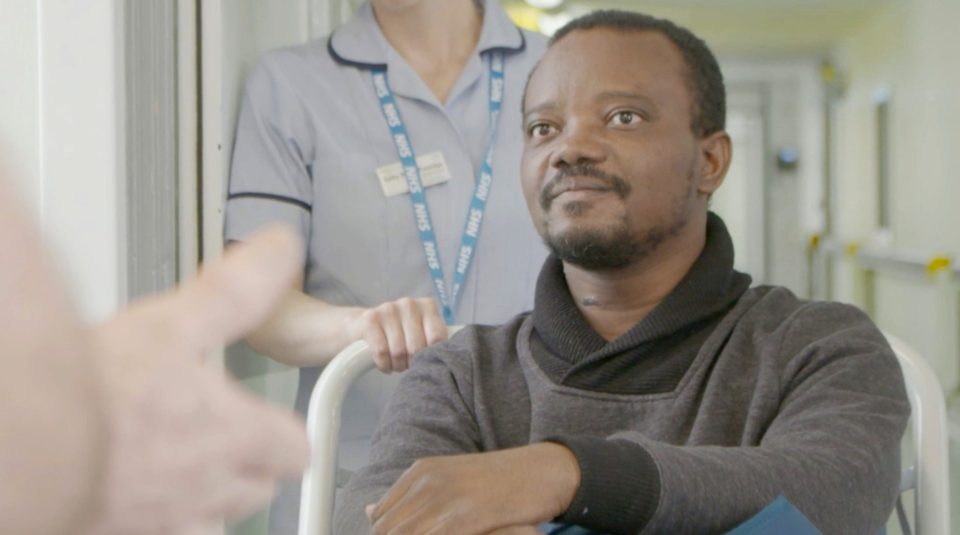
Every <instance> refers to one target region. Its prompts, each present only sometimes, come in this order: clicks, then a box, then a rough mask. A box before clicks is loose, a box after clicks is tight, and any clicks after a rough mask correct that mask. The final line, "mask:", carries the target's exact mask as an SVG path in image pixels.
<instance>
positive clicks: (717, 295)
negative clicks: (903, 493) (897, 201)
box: [335, 215, 909, 535]
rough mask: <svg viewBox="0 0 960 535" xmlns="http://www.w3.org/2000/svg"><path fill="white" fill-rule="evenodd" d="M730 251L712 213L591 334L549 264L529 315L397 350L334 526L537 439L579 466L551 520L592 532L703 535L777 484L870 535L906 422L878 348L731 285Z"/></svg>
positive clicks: (835, 324)
mask: <svg viewBox="0 0 960 535" xmlns="http://www.w3.org/2000/svg"><path fill="white" fill-rule="evenodd" d="M732 260H733V254H732V246H731V245H730V239H729V236H728V235H727V233H726V229H724V228H723V224H722V223H721V222H720V221H719V218H716V217H715V216H712V215H711V218H710V224H709V226H708V241H707V246H706V247H705V249H704V252H703V253H702V255H701V258H700V259H699V260H698V262H697V264H695V265H694V267H693V268H692V269H691V271H690V273H688V275H687V276H686V278H685V279H684V281H683V282H681V284H680V285H679V286H678V287H677V289H675V290H674V293H673V294H671V295H670V296H669V297H668V298H667V299H665V300H664V302H663V303H661V305H660V306H658V308H657V309H655V310H654V311H653V312H652V313H651V314H650V315H649V316H648V317H647V318H645V319H644V320H643V321H641V322H640V323H638V324H637V325H636V326H635V327H634V328H633V329H631V330H630V331H629V332H628V333H626V334H625V335H624V336H623V337H621V338H619V339H617V340H614V341H611V342H608V343H607V342H603V341H598V340H596V339H593V338H591V337H590V336H589V333H586V332H585V331H583V329H584V325H585V322H584V321H583V318H582V317H578V316H577V315H576V314H573V313H571V311H570V307H574V304H573V303H572V299H570V297H569V292H568V291H567V290H566V284H565V282H564V281H563V277H562V270H561V269H560V267H559V262H557V261H556V260H555V259H550V260H548V261H547V264H546V265H545V267H544V271H543V273H541V277H540V281H538V288H537V300H536V304H535V310H534V312H533V313H532V314H523V315H520V316H518V317H517V318H515V319H513V320H512V321H510V322H508V323H507V324H505V325H502V326H499V327H484V326H477V327H468V328H466V329H464V330H463V331H461V332H460V333H459V334H458V335H457V336H455V337H454V338H452V339H451V340H449V341H448V342H446V343H444V344H440V345H438V346H434V347H432V348H429V349H427V350H425V351H423V352H422V353H421V354H419V355H418V356H417V357H416V358H415V359H414V363H413V366H412V368H411V369H410V371H408V372H407V373H406V374H405V376H404V377H403V380H402V381H401V384H400V386H399V388H398V390H397V392H396V394H395V395H394V397H393V399H392V401H391V403H390V405H389V406H388V407H387V410H386V413H385V414H384V417H383V420H382V423H381V426H380V428H379V430H378V431H377V434H376V435H375V436H374V442H373V450H372V459H371V464H370V465H369V466H367V467H366V468H364V469H363V470H361V471H360V472H358V473H357V474H356V475H355V476H354V477H353V479H352V480H351V481H350V484H349V486H348V488H347V489H346V491H345V492H344V494H343V495H342V498H343V499H341V500H340V502H339V503H338V507H337V514H336V522H335V526H336V533H340V534H347V535H353V534H361V533H368V532H369V525H368V523H367V520H366V518H365V516H364V513H363V508H364V506H365V505H366V504H368V503H373V502H375V501H377V500H378V499H379V497H380V496H382V495H383V493H384V492H385V491H386V490H387V489H388V488H389V487H390V485H391V484H392V482H393V481H395V480H396V479H397V478H398V477H399V475H400V474H401V473H402V472H403V471H404V470H405V469H406V468H408V467H409V466H410V465H411V464H413V462H414V461H415V460H417V459H419V458H422V457H427V456H434V455H450V454H459V453H468V452H482V451H492V450H498V449H503V448H509V447H515V446H521V445H525V444H531V443H535V442H539V441H544V440H551V441H556V442H560V443H563V444H565V445H566V446H568V447H569V448H570V449H571V450H572V451H573V452H574V454H575V455H576V457H577V459H578V461H579V463H580V469H581V486H580V489H579V491H578V493H577V495H576V497H575V499H574V502H573V504H572V505H571V507H570V508H569V509H568V511H567V512H566V514H565V515H563V517H561V519H560V520H562V521H565V522H570V523H575V524H579V525H582V526H584V527H588V528H592V529H595V530H597V531H602V532H607V533H718V532H723V531H725V530H728V529H730V528H731V527H733V526H735V525H736V524H738V523H740V522H742V521H743V520H745V519H746V518H748V517H749V516H751V515H753V514H754V513H756V512H757V511H759V510H760V509H762V508H763V506H764V505H766V504H767V503H769V502H770V501H772V500H773V499H774V498H775V497H776V496H777V495H779V494H783V495H785V496H786V497H787V498H789V499H790V500H791V501H792V502H793V503H794V504H795V505H797V507H799V508H800V510H802V511H803V512H804V513H805V514H806V515H807V516H808V517H809V518H810V519H811V520H812V521H813V522H814V524H815V525H816V526H817V527H818V528H819V529H820V530H821V531H823V532H824V533H825V534H827V535H830V534H842V535H856V534H864V535H872V534H873V533H876V532H877V531H878V530H879V528H880V527H881V526H882V525H883V524H884V522H885V520H886V518H887V516H888V515H889V512H890V510H891V508H892V505H893V501H894V499H895V496H896V492H897V488H898V480H899V471H900V462H899V442H900V437H901V435H902V433H903V430H904V427H905V425H906V421H907V418H908V414H909V404H908V402H907V400H906V395H905V392H904V387H903V379H902V376H901V373H900V369H899V366H898V365H897V362H896V359H895V357H894V356H893V354H892V352H891V351H890V349H889V346H888V345H887V344H886V342H885V340H884V339H883V336H882V335H881V334H880V332H879V331H878V330H877V329H876V327H875V326H874V325H873V324H872V323H871V322H870V320H869V319H868V318H867V317H866V316H865V315H864V314H863V313H861V312H860V311H858V310H857V309H855V308H853V307H849V306H846V305H840V304H836V303H822V302H805V301H801V300H798V299H797V298H796V297H795V296H793V295H792V294H791V293H790V292H789V291H788V290H786V289H783V288H776V287H757V288H752V289H749V290H745V282H744V281H745V280H746V281H747V282H748V281H749V279H744V277H743V276H742V275H740V274H738V273H736V272H735V271H733V269H732V264H733V262H732ZM544 310H548V311H550V314H549V315H547V316H545V315H544V314H543V313H538V312H542V311H544ZM685 311H686V312H685ZM551 317H552V318H553V319H554V320H555V321H550V318H551ZM587 329H589V327H587ZM571 333H573V334H574V335H576V336H571ZM594 335H595V333H594ZM678 362H679V363H680V364H679V367H678V364H677V363H678ZM564 363H566V364H564ZM631 363H634V364H633V368H635V370H637V371H636V373H633V372H632V371H631ZM611 370H615V372H616V375H614V374H613V373H612V372H611ZM623 375H627V376H629V378H628V379H623V378H622V376H623ZM645 377H647V378H649V377H654V378H656V380H653V381H651V380H649V379H647V380H645V379H644V378H645ZM605 385H607V386H609V387H605ZM611 385H612V386H611Z"/></svg>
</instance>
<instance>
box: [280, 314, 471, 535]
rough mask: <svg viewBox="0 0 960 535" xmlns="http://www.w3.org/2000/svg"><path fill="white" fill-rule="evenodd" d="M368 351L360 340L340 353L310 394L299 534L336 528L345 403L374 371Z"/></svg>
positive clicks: (449, 331) (324, 534)
mask: <svg viewBox="0 0 960 535" xmlns="http://www.w3.org/2000/svg"><path fill="white" fill-rule="evenodd" d="M460 329H461V326H454V327H448V328H447V336H453V334H454V333H456V332H457V331H458V330H460ZM369 349H370V348H369V347H368V346H367V343H366V342H364V341H362V340H361V341H358V342H354V343H352V344H350V345H349V346H347V347H346V348H345V349H344V350H343V351H341V352H340V353H338V354H337V356H336V357H334V358H333V360H331V361H330V364H327V366H326V367H325V368H324V370H323V373H321V374H320V378H319V379H317V384H316V386H314V388H313V393H312V394H311V395H310V405H309V407H308V409H307V436H308V437H309V439H310V467H309V468H307V471H306V472H305V473H304V475H303V485H302V487H301V494H300V523H299V529H298V531H297V533H299V535H329V534H330V533H331V531H332V529H333V500H334V495H335V493H336V484H337V482H336V474H337V446H338V444H339V442H340V423H341V417H342V414H343V400H344V398H345V397H346V395H347V391H348V390H349V389H350V386H351V385H353V383H354V382H356V381H357V379H359V378H360V376H362V375H363V374H365V373H366V372H368V371H370V370H372V369H373V368H374V361H373V355H372V354H371V352H370V350H369Z"/></svg>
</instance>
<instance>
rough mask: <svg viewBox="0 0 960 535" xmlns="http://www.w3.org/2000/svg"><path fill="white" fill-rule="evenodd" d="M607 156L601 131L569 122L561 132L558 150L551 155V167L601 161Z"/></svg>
mask: <svg viewBox="0 0 960 535" xmlns="http://www.w3.org/2000/svg"><path fill="white" fill-rule="evenodd" d="M605 158H606V151H605V150H604V145H603V142H602V140H601V138H600V135H599V132H597V131H596V129H594V128H593V127H591V126H589V125H578V124H573V123H568V124H567V127H566V128H565V129H564V130H563V132H562V133H561V134H560V139H559V140H558V144H557V148H556V151H555V152H554V153H553V154H552V155H551V157H550V165H551V167H562V166H574V165H583V164H587V163H594V164H595V163H599V162H602V161H603V160H604V159H605Z"/></svg>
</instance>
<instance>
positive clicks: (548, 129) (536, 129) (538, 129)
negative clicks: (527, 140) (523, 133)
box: [530, 123, 553, 137]
mask: <svg viewBox="0 0 960 535" xmlns="http://www.w3.org/2000/svg"><path fill="white" fill-rule="evenodd" d="M551 133H553V126H551V125H549V124H547V123H537V124H535V125H533V126H531V127H530V137H545V136H549V135H550V134H551Z"/></svg>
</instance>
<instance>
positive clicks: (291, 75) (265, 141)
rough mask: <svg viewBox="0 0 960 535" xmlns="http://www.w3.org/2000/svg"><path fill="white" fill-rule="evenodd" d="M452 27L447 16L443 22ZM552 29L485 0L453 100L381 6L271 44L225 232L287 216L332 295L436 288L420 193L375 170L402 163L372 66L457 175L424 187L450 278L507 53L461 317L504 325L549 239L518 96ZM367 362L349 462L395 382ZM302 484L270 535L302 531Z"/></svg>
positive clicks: (525, 296)
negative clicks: (395, 187)
mask: <svg viewBox="0 0 960 535" xmlns="http://www.w3.org/2000/svg"><path fill="white" fill-rule="evenodd" d="M437 23H438V24H442V21H437ZM544 49H545V39H544V38H543V37H542V36H540V35H538V34H534V33H531V32H527V31H524V30H519V29H517V28H516V27H515V26H514V25H513V23H512V22H511V21H510V20H509V18H508V17H507V16H506V14H505V13H504V12H503V10H502V8H501V7H500V6H499V4H498V2H496V1H495V0H487V1H486V6H485V15H484V21H483V28H482V31H481V35H480V40H479V44H478V47H477V54H476V55H474V56H472V57H471V58H470V59H469V61H468V62H467V64H466V66H465V68H464V70H463V73H462V74H461V76H460V78H459V80H457V82H456V84H455V85H454V87H453V90H452V91H451V93H450V96H449V97H448V99H447V102H446V103H445V104H441V103H440V102H439V101H438V100H437V99H436V97H435V96H434V95H433V94H432V93H431V92H430V90H429V89H428V88H427V86H426V84H424V82H423V81H422V80H420V78H419V77H418V76H417V74H416V73H415V72H414V71H413V70H412V69H411V68H410V66H409V65H407V63H406V62H405V61H404V60H403V58H402V57H400V55H399V54H397V52H396V51H394V50H393V49H392V48H391V47H390V45H389V44H388V43H387V41H386V40H385V38H384V37H383V34H382V33H381V32H380V29H379V27H378V26H377V25H376V22H375V20H374V16H373V11H372V8H371V7H370V6H369V4H364V5H363V6H361V7H360V9H359V11H358V13H357V15H356V16H355V17H354V18H353V19H352V20H351V21H350V22H348V23H347V24H346V25H344V26H342V27H341V28H339V29H337V30H336V31H335V32H334V33H333V35H332V36H331V37H330V38H329V39H321V40H317V41H313V42H310V43H307V44H305V45H302V46H297V47H292V48H285V49H281V50H277V51H273V52H270V53H268V54H267V55H265V56H264V57H263V58H262V60H261V61H260V62H259V64H258V65H257V66H256V67H255V69H254V70H253V72H252V73H251V74H250V76H249V79H248V81H247V88H246V95H245V98H244V101H243V108H242V110H241V113H240V119H239V124H238V126H237V135H236V142H235V144H234V153H233V165H232V169H231V175H230V187H229V198H228V202H227V210H226V230H225V234H226V235H225V238H226V239H227V240H243V239H244V238H245V237H246V236H247V235H249V234H250V233H252V232H254V231H255V230H257V229H259V228H261V227H263V226H264V225H267V224H269V223H272V222H276V221H283V222H286V223H288V224H290V225H292V226H293V227H294V228H295V229H298V230H299V232H300V234H301V235H302V236H303V239H304V243H305V247H306V259H307V260H306V265H305V266H304V273H305V288H304V289H305V291H306V292H307V293H308V294H310V295H312V296H314V297H317V298H319V299H321V300H323V301H326V302H328V303H331V304H334V305H359V306H373V305H377V304H379V303H382V302H385V301H391V300H395V299H399V298H401V297H404V296H417V297H434V295H435V294H434V290H433V286H432V281H431V277H430V273H429V271H428V268H427V264H426V260H425V259H424V254H423V247H422V243H421V241H420V237H419V235H418V232H417V228H416V224H415V220H414V216H413V209H412V207H411V202H410V198H409V195H406V194H401V195H397V196H392V197H387V196H385V195H384V193H383V191H382V189H381V185H380V181H379V179H378V178H377V175H376V169H377V168H379V167H381V166H384V165H388V164H392V163H396V162H398V161H399V158H398V156H397V152H396V148H395V146H394V143H393V139H392V136H391V135H390V130H389V128H388V126H387V124H386V122H385V120H384V117H383V115H382V111H381V108H380V106H379V103H378V99H377V95H376V94H375V92H374V88H373V83H372V81H371V74H370V70H371V68H372V67H375V66H383V65H385V66H386V70H387V78H388V81H389V84H390V86H391V87H392V88H393V92H394V93H395V97H396V100H397V105H398V107H399V110H400V113H401V115H402V117H403V120H404V122H405V123H406V127H407V129H408V131H409V134H410V138H411V140H412V143H413V149H414V150H415V152H416V154H417V156H418V157H420V156H423V155H427V154H432V153H437V152H439V153H442V154H443V157H444V158H445V160H446V164H447V166H448V167H449V170H450V179H449V181H447V182H444V183H441V184H437V185H434V186H430V187H427V188H426V196H427V201H428V203H429V208H430V212H431V215H432V219H433V226H434V231H435V232H436V239H437V244H438V246H439V251H440V259H441V262H442V264H443V265H442V267H443V271H444V275H445V278H446V283H447V285H448V289H449V284H450V280H451V276H452V273H451V272H452V270H453V264H452V263H453V261H454V260H455V259H456V256H457V251H458V249H459V246H460V239H461V234H462V232H463V229H464V224H465V221H466V217H467V212H468V208H469V205H470V199H471V196H472V194H473V187H474V184H475V179H476V177H477V173H478V170H479V168H480V165H481V161H482V158H483V153H484V149H485V141H486V136H487V132H488V122H489V121H488V115H489V98H488V97H489V95H488V85H489V76H490V71H489V68H488V66H489V62H490V61H491V56H492V54H493V52H495V51H500V52H502V53H503V54H504V63H505V66H504V70H505V90H504V100H503V111H502V113H501V116H500V125H499V128H498V136H497V139H496V143H495V148H494V154H493V169H494V179H493V185H492V189H491V191H490V196H489V199H488V201H487V209H486V214H485V216H484V219H483V226H482V229H481V232H480V237H479V245H478V249H477V252H476V254H475V256H474V259H473V264H472V265H471V267H470V269H469V272H468V274H467V278H466V282H465V285H464V288H463V290H462V291H461V296H460V299H459V302H458V303H456V306H455V309H454V312H455V316H456V322H457V323H487V324H490V323H501V322H503V321H505V320H507V319H508V318H510V317H511V316H513V315H515V314H517V313H519V312H522V311H525V310H529V309H530V308H531V307H532V304H533V288H534V283H535V280H536V276H537V273H538V271H539V269H540V265H541V264H542V262H543V260H544V257H545V254H546V251H545V248H544V246H543V244H542V242H541V240H540V238H539V237H538V236H537V235H536V232H535V231H534V229H533V225H532V223H531V222H530V217H529V215H528V212H527V209H526V205H525V203H524V199H523V195H522V193H521V189H520V178H519V175H520V173H519V170H520V154H521V151H522V145H523V132H522V126H521V117H520V105H521V100H522V94H523V87H524V84H525V83H526V78H527V75H528V73H529V72H530V70H531V68H532V67H533V66H534V64H535V63H536V61H537V60H538V59H539V58H540V56H541V55H542V53H543V51H544ZM318 374H319V369H317V368H311V369H308V368H304V369H302V370H301V371H300V386H299V391H298V393H297V409H298V410H300V411H301V412H303V411H305V410H306V407H307V401H308V399H309V395H310V391H311V389H312V387H313V384H314V383H315V381H316V379H317V376H318ZM383 377H384V376H382V375H379V374H371V376H369V377H367V378H365V379H364V380H362V381H361V383H360V384H358V385H357V387H356V388H355V389H354V390H353V391H352V392H351V394H350V395H349V396H348V399H347V402H346V411H347V415H348V418H347V419H346V420H345V421H344V427H343V436H344V441H345V442H344V443H342V444H341V463H342V465H343V466H344V467H346V468H350V469H353V468H356V467H358V466H359V465H360V464H362V463H363V462H364V461H365V460H366V456H367V451H368V448H369V446H368V443H369V437H370V435H371V434H372V431H373V428H374V426H375V422H376V420H377V417H378V413H379V410H380V409H379V407H381V406H382V404H383V403H382V402H383V398H384V396H385V394H384V392H388V391H389V390H390V389H389V388H387V387H386V386H385V385H384V382H388V383H394V382H395V381H396V378H397V376H396V375H393V376H391V377H390V378H389V379H384V378H383ZM298 501H299V483H297V484H291V485H286V486H285V487H284V488H282V489H281V492H280V497H279V498H278V500H277V502H275V504H274V507H273V508H272V509H271V520H270V525H271V533H272V534H284V535H285V534H288V533H289V534H294V533H296V525H297V518H296V515H297V513H296V511H297V509H298V507H297V506H298Z"/></svg>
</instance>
